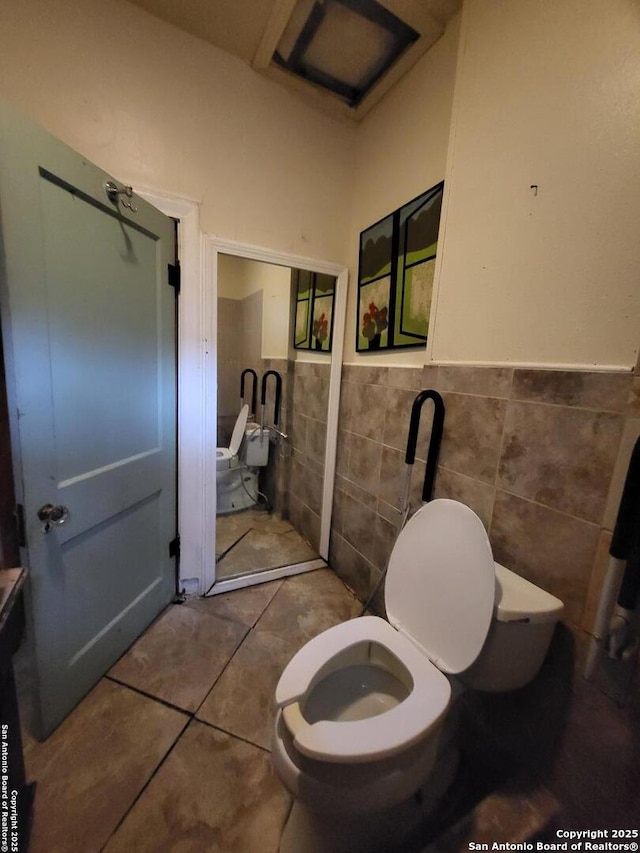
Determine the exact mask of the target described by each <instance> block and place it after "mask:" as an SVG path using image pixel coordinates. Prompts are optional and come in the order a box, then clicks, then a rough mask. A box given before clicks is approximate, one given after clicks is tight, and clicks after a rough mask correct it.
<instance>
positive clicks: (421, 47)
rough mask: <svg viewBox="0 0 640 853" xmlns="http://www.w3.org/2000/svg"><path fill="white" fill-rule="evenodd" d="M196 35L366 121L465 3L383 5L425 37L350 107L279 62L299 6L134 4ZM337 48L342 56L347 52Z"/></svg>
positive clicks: (276, 0) (290, 1) (169, 0)
mask: <svg viewBox="0 0 640 853" xmlns="http://www.w3.org/2000/svg"><path fill="white" fill-rule="evenodd" d="M130 2H132V3H134V4H135V5H137V6H140V7H142V8H143V9H146V10H147V11H148V12H150V13H151V14H152V15H155V16H156V17H158V18H161V19H162V20H163V21H166V22H168V23H170V24H173V25H174V26H176V27H178V28H179V29H181V30H184V31H185V32H187V33H190V34H191V35H194V36H197V37H198V38H201V39H204V40H205V41H207V42H209V43H210V44H213V45H215V46H216V47H218V48H221V49H222V50H224V51H226V52H227V53H230V54H232V55H233V56H237V57H239V58H240V59H243V60H244V61H245V62H247V63H248V64H249V65H251V66H252V67H253V68H254V69H255V70H256V71H258V72H259V73H262V74H265V75H266V76H268V77H271V78H272V79H274V80H276V81H277V82H278V83H279V84H281V85H283V86H285V87H287V88H289V89H294V90H295V91H297V92H298V93H299V94H301V95H302V97H304V98H305V100H307V101H309V102H310V103H311V104H312V105H314V106H316V107H318V108H320V109H322V110H324V111H329V112H331V113H333V114H338V115H343V116H348V117H349V118H352V119H354V120H356V121H358V120H359V119H361V118H362V117H363V116H364V115H366V114H367V112H369V110H370V109H371V108H372V107H373V106H374V105H375V104H376V103H378V102H379V101H380V100H381V98H382V97H384V95H385V94H386V92H388V91H389V89H390V88H391V87H392V86H393V85H394V84H395V83H396V82H397V81H398V80H399V79H400V78H401V77H402V76H403V75H404V74H406V72H407V71H408V70H409V68H411V66H412V65H414V64H415V62H417V60H418V59H419V58H420V57H421V56H422V55H423V54H424V53H426V52H427V51H428V50H429V48H430V47H431V46H432V45H433V44H435V42H436V41H437V40H438V39H439V38H440V36H441V35H442V34H443V33H444V30H445V28H446V25H447V24H448V22H449V21H450V20H451V18H452V17H453V16H454V15H455V14H456V12H457V11H458V10H459V8H460V7H461V5H462V0H378V2H379V4H380V5H382V6H384V7H386V9H388V11H390V12H392V13H393V14H394V15H396V16H397V17H399V18H400V19H401V20H403V21H404V22H405V23H407V24H409V25H410V26H411V27H413V29H415V30H416V31H417V32H418V33H419V34H420V37H419V38H418V39H417V41H415V42H414V43H413V44H412V45H411V46H410V47H408V48H407V49H406V50H405V51H404V53H403V54H402V55H401V56H400V58H399V59H398V60H397V61H396V63H395V64H394V65H393V66H392V67H391V68H390V69H389V70H388V71H386V72H385V73H384V74H383V75H382V77H381V78H380V79H379V80H378V82H377V83H376V84H375V86H374V87H373V88H372V89H371V91H370V92H369V93H368V94H367V95H366V96H365V97H364V98H363V99H362V100H361V101H360V102H359V103H358V105H357V106H355V107H353V106H349V105H348V104H347V103H345V102H344V101H343V100H342V99H340V98H339V97H338V96H337V95H334V94H332V93H329V92H328V91H326V90H324V89H322V88H320V87H319V86H317V85H315V84H314V83H311V82H308V81H305V80H302V79H301V78H299V77H296V76H294V75H293V74H291V73H290V72H289V71H286V70H285V69H283V68H280V67H278V65H276V64H275V63H274V62H273V60H272V57H273V54H274V51H275V50H276V46H277V45H278V42H279V40H280V38H281V36H282V34H283V32H284V31H285V28H286V26H287V23H288V21H289V19H290V17H291V14H292V12H293V10H294V7H295V6H296V2H297V0H130ZM344 47H345V45H344V43H343V44H342V45H340V44H339V43H336V53H337V52H339V51H340V49H341V48H342V49H344Z"/></svg>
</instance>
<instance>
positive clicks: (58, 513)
mask: <svg viewBox="0 0 640 853" xmlns="http://www.w3.org/2000/svg"><path fill="white" fill-rule="evenodd" d="M38 518H39V519H40V521H41V522H42V532H43V533H48V532H49V531H50V530H51V528H52V526H53V525H54V524H64V523H65V521H66V520H67V519H68V518H69V510H68V509H67V508H66V506H61V505H60V506H54V505H53V504H44V505H43V506H41V507H40V509H39V510H38Z"/></svg>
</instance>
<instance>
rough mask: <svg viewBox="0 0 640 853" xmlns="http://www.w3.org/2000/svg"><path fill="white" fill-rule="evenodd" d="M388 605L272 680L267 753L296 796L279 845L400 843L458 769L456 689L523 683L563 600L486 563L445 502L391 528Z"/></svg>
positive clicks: (467, 518)
mask: <svg viewBox="0 0 640 853" xmlns="http://www.w3.org/2000/svg"><path fill="white" fill-rule="evenodd" d="M385 605H386V609H387V614H388V618H389V622H387V621H385V620H384V619H380V618H378V617H375V616H367V617H362V618H359V619H353V620H351V621H349V622H344V623H343V624H341V625H337V626H336V627H334V628H330V629H329V630H328V631H325V632H324V633H322V634H320V635H319V636H317V637H315V638H314V639H313V640H311V641H310V642H308V643H307V644H306V645H305V646H304V647H303V648H302V649H300V651H299V652H298V653H297V654H296V655H295V656H294V657H293V658H292V660H291V661H290V662H289V664H288V665H287V667H286V669H285V670H284V672H283V674H282V676H281V678H280V680H279V682H278V685H277V688H276V695H275V701H276V705H277V709H278V710H277V714H276V725H275V733H274V738H273V749H272V760H273V763H274V766H275V768H276V770H277V772H278V774H279V775H280V778H281V779H282V781H283V783H284V784H285V786H286V787H287V788H288V790H289V791H290V792H291V794H292V795H293V797H294V800H295V802H294V806H293V809H292V812H291V815H290V817H289V820H288V822H287V826H286V827H285V832H284V834H283V839H282V844H281V848H280V849H281V851H282V853H293V851H296V853H342V851H345V853H346V851H350V853H369V851H382V850H387V849H389V850H393V849H402V844H403V839H404V838H405V837H406V836H407V834H410V833H411V830H412V829H414V828H415V827H416V826H417V825H418V824H419V823H420V822H421V821H423V820H424V818H425V817H426V816H427V815H428V814H429V813H430V812H432V811H433V809H434V808H435V806H436V805H437V803H438V802H439V800H440V799H441V797H442V795H443V794H444V793H445V792H446V790H447V788H448V787H449V785H450V784H451V782H452V781H453V778H454V776H455V773H456V770H457V759H458V753H457V749H456V746H455V737H454V734H455V717H456V714H455V711H456V706H457V702H456V699H457V697H458V696H459V695H460V694H461V693H462V692H463V690H464V688H465V687H467V686H468V687H471V688H474V689H478V690H491V691H493V690H500V691H502V690H513V689H516V688H518V687H522V686H523V685H525V684H527V683H528V682H529V681H531V679H532V678H533V677H534V676H535V675H536V673H537V672H538V670H539V668H540V666H541V664H542V661H543V659H544V657H545V654H546V652H547V650H548V647H549V643H550V640H551V636H552V634H553V630H554V627H555V624H556V622H557V620H558V618H559V616H560V614H561V612H562V610H563V604H562V602H561V601H560V600H559V599H557V598H555V597H554V596H552V595H550V594H549V593H547V592H545V591H544V590H542V589H540V588H538V587H536V586H534V584H531V583H529V582H528V581H526V580H525V579H524V578H521V577H519V576H518V575H516V574H514V573H513V572H510V571H509V570H508V569H505V568H504V567H503V566H500V565H498V564H497V563H494V560H493V555H492V552H491V546H490V544H489V540H488V538H487V534H486V532H485V529H484V526H483V525H482V522H481V521H480V519H479V518H478V517H477V516H476V515H475V513H474V512H473V511H472V510H470V509H469V508H468V507H467V506H465V505H464V504H461V503H458V502H456V501H452V500H436V501H432V502H431V503H428V504H426V505H425V506H423V507H422V508H421V509H420V510H418V512H417V513H416V514H415V515H414V516H413V518H411V520H410V521H409V522H408V524H407V525H406V527H405V528H404V529H403V530H402V532H401V533H400V535H399V536H398V539H397V542H396V544H395V546H394V548H393V552H392V554H391V558H390V561H389V569H388V573H387V577H386V582H385ZM414 795H416V796H414Z"/></svg>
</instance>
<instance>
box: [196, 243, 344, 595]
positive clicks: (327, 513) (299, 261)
mask: <svg viewBox="0 0 640 853" xmlns="http://www.w3.org/2000/svg"><path fill="white" fill-rule="evenodd" d="M219 253H223V254H227V255H235V256H236V257H239V258H246V259H247V260H252V261H261V262H262V263H267V264H278V265H279V266H283V267H291V268H298V269H306V270H311V272H319V273H326V274H328V275H332V276H335V277H336V278H337V284H336V298H335V302H334V326H333V329H334V332H333V347H332V352H331V371H330V374H329V375H330V379H329V402H328V408H327V438H326V444H325V463H324V480H323V488H322V511H321V516H320V547H319V553H320V556H321V557H322V558H323V560H328V558H329V536H330V534H331V510H332V507H333V489H334V483H335V475H336V451H337V447H338V413H339V408H340V381H341V376H342V355H343V350H344V329H345V320H346V313H347V287H348V284H349V270H348V268H347V267H346V266H344V265H342V264H336V263H331V262H328V261H319V260H317V259H316V258H305V257H301V256H299V255H292V254H289V253H287V252H279V251H276V250H273V249H267V248H264V247H263V246H253V245H250V244H248V243H239V242H237V241H235V240H225V239H222V238H219V237H213V236H208V235H205V236H204V238H203V262H204V274H203V276H202V282H203V292H202V294H201V295H202V307H203V311H202V316H203V319H204V329H203V333H204V338H205V341H206V342H207V346H206V350H207V354H206V359H205V361H204V363H203V364H204V377H203V392H204V399H203V407H204V440H205V447H208V448H215V447H216V444H217V415H218V412H217V409H218V400H217V390H218V254H219ZM203 509H204V516H205V518H206V519H211V520H212V521H214V520H215V518H216V461H215V454H214V453H206V454H205V456H204V507H203ZM312 563H313V565H312ZM316 563H317V564H318V565H322V562H321V561H311V562H310V563H306V564H301V565H300V566H296V567H287V568H286V569H283V570H276V571H277V576H278V577H280V576H284V575H285V574H295V573H297V572H300V571H307V570H308V569H311V568H316ZM215 568H216V537H215V524H213V523H209V524H208V525H206V527H205V530H204V537H203V573H202V576H201V579H202V583H201V587H200V594H201V595H202V594H204V593H205V591H206V590H208V589H209V588H210V587H211V586H212V585H213V584H214V582H215ZM272 576H275V575H271V574H270V575H269V576H268V577H267V574H266V573H263V572H261V573H260V575H259V578H260V582H262V581H263V580H268V579H270V578H271V577H272ZM254 577H255V576H254ZM253 582H255V581H253ZM248 583H251V580H249V578H248V577H243V578H242V579H233V582H226V581H225V587H224V591H225V592H226V591H229V590H230V589H232V588H236V587H238V586H241V585H247V584H248ZM218 585H219V584H216V586H218ZM221 591H222V590H221Z"/></svg>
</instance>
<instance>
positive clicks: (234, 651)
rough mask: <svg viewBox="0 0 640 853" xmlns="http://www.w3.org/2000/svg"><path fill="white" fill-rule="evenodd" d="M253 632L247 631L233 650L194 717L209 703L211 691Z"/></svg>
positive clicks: (250, 629)
mask: <svg viewBox="0 0 640 853" xmlns="http://www.w3.org/2000/svg"><path fill="white" fill-rule="evenodd" d="M252 630H253V629H252V628H249V629H248V630H247V632H246V633H245V635H244V637H243V638H242V640H240V642H239V643H238V645H237V646H236V647H235V649H234V650H233V654H232V655H231V657H230V658H229V660H228V661H227V662H226V663H225V665H224V666H223V667H222V669H221V670H220V672H219V673H218V675H217V676H216V678H215V679H214V682H213V684H212V685H211V687H210V688H209V690H207V692H206V694H205V696H204V697H203V699H202V701H201V702H200V704H199V705H198V707H197V708H196V710H195V711H194V712H193V716H194V717H195V715H196V714H197V713H198V711H199V710H200V708H202V706H203V705H204V703H205V702H206V701H207V699H208V698H209V695H210V693H211V691H212V690H213V688H214V687H215V686H216V684H217V683H218V682H219V681H220V679H221V678H222V676H223V675H224V673H225V672H226V671H227V667H228V666H229V664H230V663H231V661H232V660H233V659H234V658H235V656H236V655H237V654H238V652H239V651H240V648H241V647H242V646H243V645H244V642H245V640H246V639H247V637H248V636H249V634H250V633H251V631H252Z"/></svg>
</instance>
